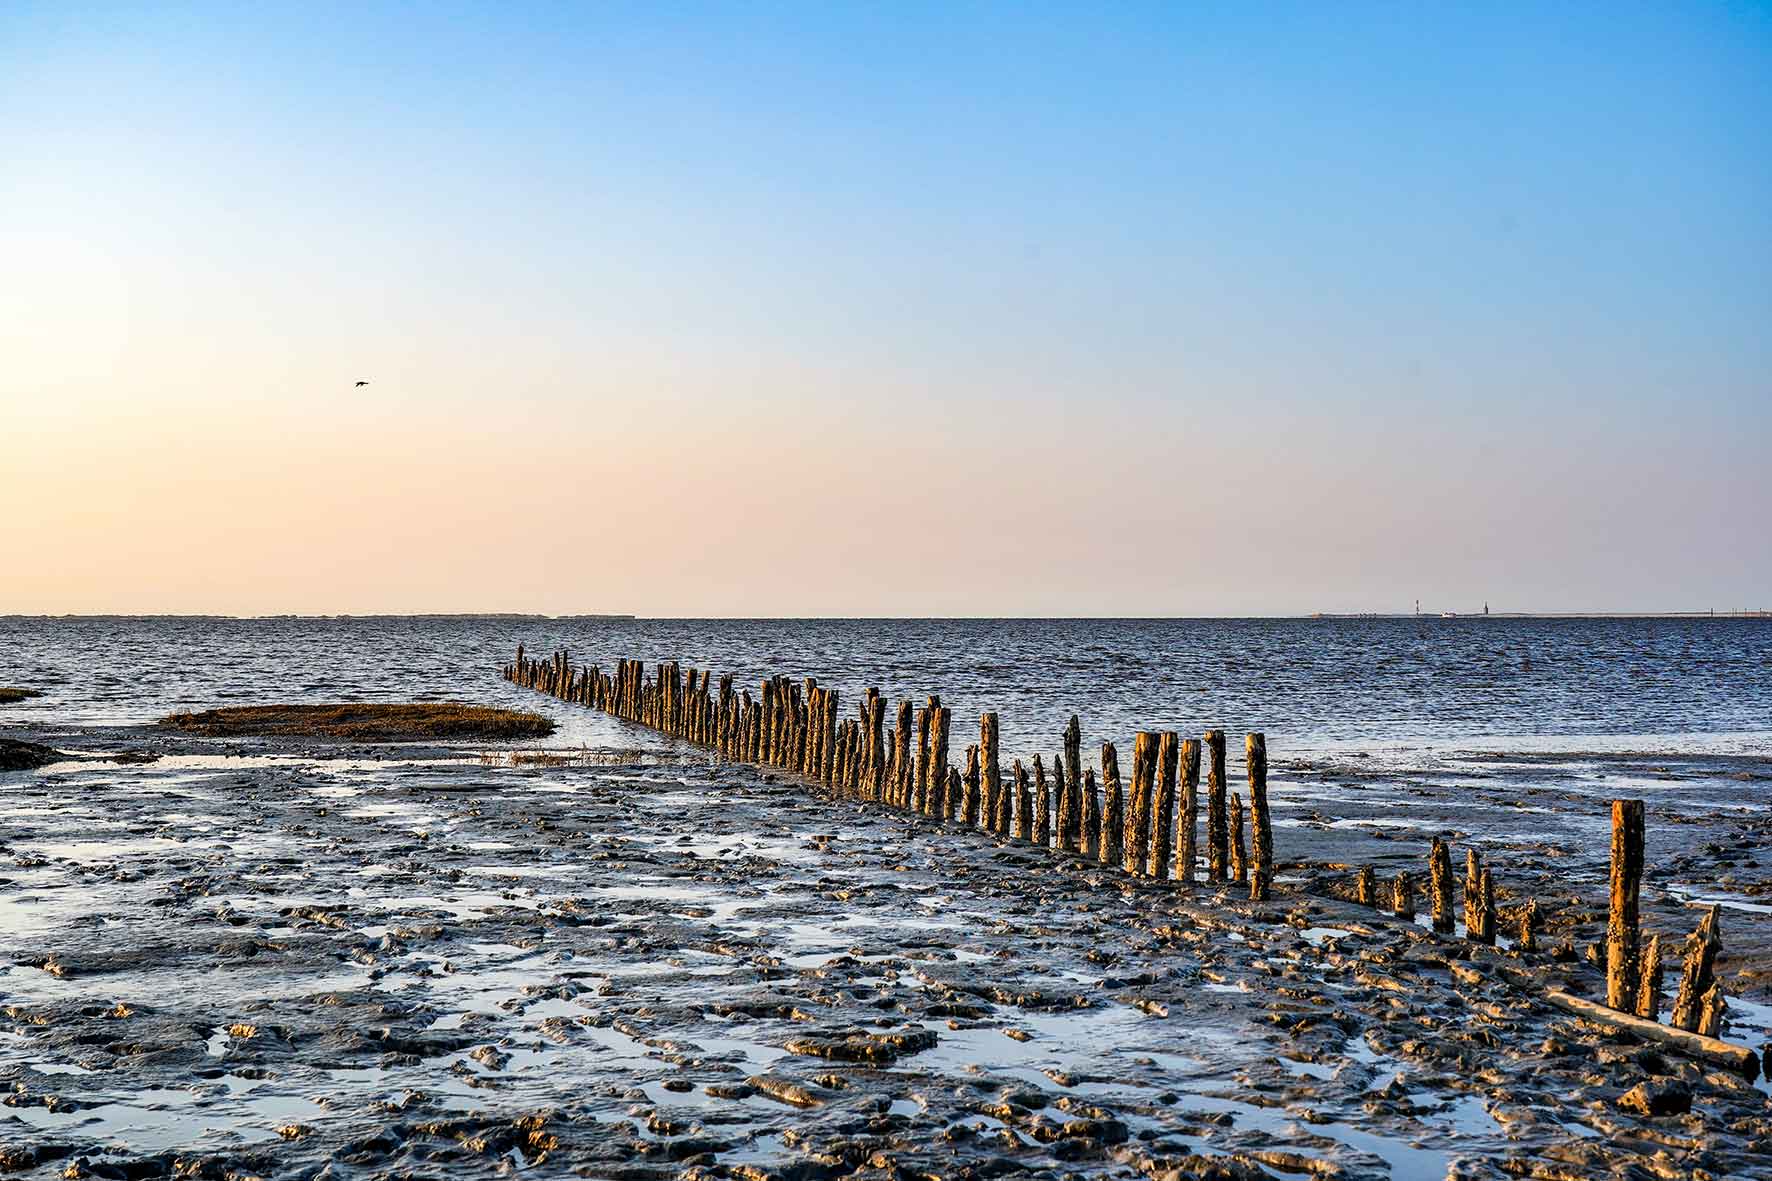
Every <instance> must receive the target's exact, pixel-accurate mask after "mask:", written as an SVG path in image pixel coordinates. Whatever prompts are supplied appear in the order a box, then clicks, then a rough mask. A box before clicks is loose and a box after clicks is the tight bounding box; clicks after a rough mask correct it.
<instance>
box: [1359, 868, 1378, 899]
mask: <svg viewBox="0 0 1772 1181" xmlns="http://www.w3.org/2000/svg"><path fill="white" fill-rule="evenodd" d="M1354 898H1355V899H1356V900H1357V901H1358V902H1359V904H1360V905H1361V906H1374V907H1375V906H1377V905H1378V875H1377V874H1375V873H1373V872H1372V867H1371V866H1370V865H1362V866H1361V867H1360V872H1359V873H1358V874H1356V875H1355V877H1354Z"/></svg>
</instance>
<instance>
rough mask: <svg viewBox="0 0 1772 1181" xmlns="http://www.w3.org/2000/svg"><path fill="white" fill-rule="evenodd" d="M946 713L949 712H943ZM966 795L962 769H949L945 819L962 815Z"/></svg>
mask: <svg viewBox="0 0 1772 1181" xmlns="http://www.w3.org/2000/svg"><path fill="white" fill-rule="evenodd" d="M941 712H942V713H944V714H945V713H946V712H947V710H945V709H944V710H942V711H941ZM965 795H966V787H965V785H964V784H963V783H961V782H960V769H959V768H958V767H949V768H948V773H947V794H946V795H945V796H944V797H943V798H942V809H943V813H942V815H943V818H944V819H947V820H954V819H956V818H957V817H958V816H959V815H960V802H961V800H962V798H963V797H964V796H965Z"/></svg>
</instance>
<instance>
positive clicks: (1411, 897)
mask: <svg viewBox="0 0 1772 1181" xmlns="http://www.w3.org/2000/svg"><path fill="white" fill-rule="evenodd" d="M1391 913H1392V914H1395V915H1396V916H1397V917H1398V918H1400V919H1408V920H1410V921H1411V922H1413V921H1414V920H1415V882H1414V881H1413V880H1412V879H1411V878H1410V877H1409V871H1408V870H1403V871H1402V872H1400V873H1399V874H1397V880H1396V881H1395V882H1393V883H1392V884H1391Z"/></svg>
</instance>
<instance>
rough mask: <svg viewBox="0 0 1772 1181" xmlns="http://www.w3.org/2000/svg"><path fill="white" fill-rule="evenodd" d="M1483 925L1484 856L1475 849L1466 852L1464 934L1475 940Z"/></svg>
mask: <svg viewBox="0 0 1772 1181" xmlns="http://www.w3.org/2000/svg"><path fill="white" fill-rule="evenodd" d="M1482 925H1483V855H1482V854H1481V853H1479V852H1477V851H1476V849H1475V848H1467V849H1465V851H1464V933H1465V936H1466V937H1467V938H1470V939H1475V938H1476V937H1477V931H1478V929H1480V928H1481V927H1482Z"/></svg>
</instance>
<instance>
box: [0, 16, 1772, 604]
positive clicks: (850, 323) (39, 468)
mask: <svg viewBox="0 0 1772 1181" xmlns="http://www.w3.org/2000/svg"><path fill="white" fill-rule="evenodd" d="M358 380H367V381H369V382H370V384H369V385H368V386H365V387H363V388H361V389H359V388H356V387H355V385H354V382H356V381H358ZM1769 444H1772V5H1769V4H1766V3H1759V4H1723V3H1714V4H1700V3H1691V4H1663V5H1647V6H1637V5H1632V4H1621V3H1606V4H1595V5H1591V6H1587V5H1581V4H1573V3H1571V4H1556V5H1544V4H1529V5H1510V4H1483V5H1472V6H1469V7H1457V6H1451V5H1419V6H1418V5H1395V4H1383V5H1372V6H1367V5H1362V4H1333V5H1330V4H1302V5H1296V6H1294V5H1286V4H1223V5H1214V4H1200V5H1193V4H1180V3H1165V4H1151V5H1141V4H1135V3H1120V4H1111V5H1076V6H1069V5H1051V4H1003V5H970V4H931V5H927V6H925V5H917V4H911V3H892V4H827V3H816V4H815V3H807V4H800V5H778V4H766V3H743V4H737V3H735V4H730V5H704V4H657V3H646V4H632V5H629V4H621V3H599V4H584V5H581V4H562V5H523V4H516V3H512V4H497V5H494V4H486V5H459V6H458V5H448V4H443V3H431V4H424V5H410V6H409V5H398V6H396V5H371V4H340V5H327V4H317V3H316V4H300V5H295V4H291V5H284V6H279V5H262V6H261V5H250V6H248V5H239V4H232V3H230V4H219V5H214V6H205V5H189V6H186V5H176V6H159V5H146V4H127V5H123V4H118V5H109V4H100V5H88V4H78V3H70V2H65V0H63V2H56V3H48V4H36V3H31V2H23V3H21V2H19V0H12V2H10V3H4V4H0V613H49V614H61V613H113V612H114V613H135V612H141V613H162V612H164V613H186V612H189V613H220V614H275V613H317V614H333V613H375V612H433V611H435V612H454V611H466V612H478V611H486V612H495V611H514V612H539V613H548V614H575V613H599V612H618V613H630V614H638V615H653V616H659V615H687V616H707V615H712V616H753V615H765V616H804V615H830V616H856V615H859V616H877V615H910V616H927V615H973V616H981V615H982V616H1003V615H1032V616H1046V615H1165V616H1167V615H1266V614H1292V613H1308V612H1313V611H1377V612H1390V611H1409V610H1411V609H1412V607H1413V604H1414V602H1415V601H1416V600H1418V599H1419V600H1420V601H1421V603H1422V606H1423V609H1424V610H1433V611H1441V610H1451V611H1460V612H1462V611H1468V610H1480V609H1481V607H1482V605H1483V603H1485V602H1487V603H1488V604H1490V606H1491V607H1492V609H1494V610H1497V611H1581V610H1617V611H1633V610H1646V611H1652V610H1706V609H1711V608H1716V609H1719V610H1723V609H1732V608H1741V607H1755V608H1757V607H1772V460H1769V458H1768V451H1769V446H1768V445H1769Z"/></svg>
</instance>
